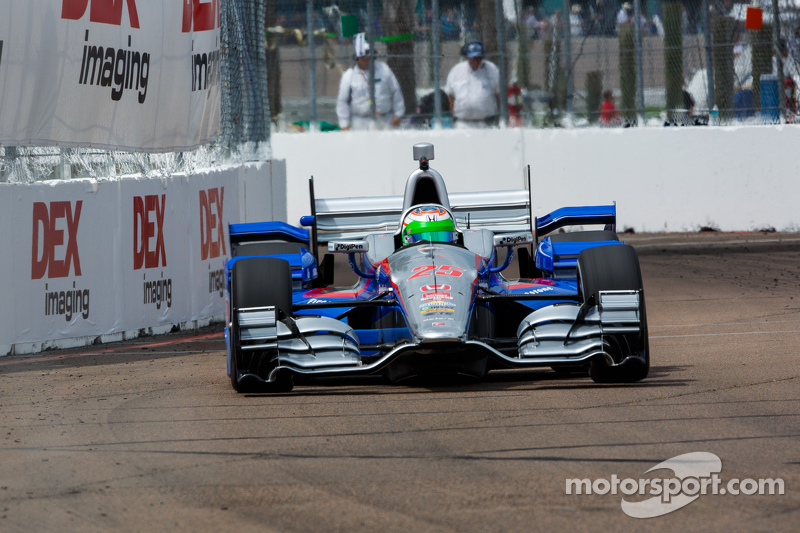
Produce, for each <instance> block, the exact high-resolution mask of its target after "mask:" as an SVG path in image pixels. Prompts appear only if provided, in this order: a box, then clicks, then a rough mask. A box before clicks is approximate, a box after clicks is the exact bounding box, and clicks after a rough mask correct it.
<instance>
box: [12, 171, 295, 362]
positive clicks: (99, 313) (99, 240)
mask: <svg viewBox="0 0 800 533" xmlns="http://www.w3.org/2000/svg"><path fill="white" fill-rule="evenodd" d="M285 198H286V165H285V162H283V161H268V162H264V163H260V164H248V165H243V166H236V167H229V168H224V169H214V170H209V171H205V172H198V173H196V174H193V175H181V174H178V175H173V176H171V177H168V178H163V179H143V178H137V177H129V178H123V179H119V180H100V181H98V180H90V179H77V180H68V181H55V180H52V181H46V182H35V183H32V184H0V227H2V228H3V231H1V232H0V249H2V250H3V253H2V254H0V272H3V276H2V281H0V287H1V288H2V289H1V290H2V294H4V295H5V297H6V302H7V303H6V305H4V306H2V307H0V355H7V354H23V353H32V352H38V351H41V350H45V349H48V348H65V347H74V346H83V345H87V344H92V343H95V342H110V341H114V340H122V339H128V338H135V337H137V336H139V335H142V334H157V333H164V332H168V331H171V330H176V329H191V328H195V327H200V326H203V325H206V324H208V323H210V322H211V321H214V320H221V319H222V318H223V317H224V313H225V304H224V302H225V261H226V259H227V257H228V255H229V253H230V250H228V238H227V223H228V222H251V221H258V220H264V219H272V218H278V219H284V218H285V217H286V208H285V205H286V199H285Z"/></svg>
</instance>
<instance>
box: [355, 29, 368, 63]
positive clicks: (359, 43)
mask: <svg viewBox="0 0 800 533" xmlns="http://www.w3.org/2000/svg"><path fill="white" fill-rule="evenodd" d="M353 47H354V48H355V50H356V57H357V58H358V57H364V56H365V55H367V54H368V53H369V43H368V42H367V39H366V34H364V33H356V36H355V38H354V39H353Z"/></svg>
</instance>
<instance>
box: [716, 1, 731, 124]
mask: <svg viewBox="0 0 800 533" xmlns="http://www.w3.org/2000/svg"><path fill="white" fill-rule="evenodd" d="M735 27H736V21H735V20H734V19H733V18H732V17H726V16H721V15H715V16H713V17H711V33H712V42H713V43H714V98H715V101H716V104H717V108H719V119H720V122H728V121H730V120H732V119H733V114H734V109H733V73H734V71H733V32H734V30H735Z"/></svg>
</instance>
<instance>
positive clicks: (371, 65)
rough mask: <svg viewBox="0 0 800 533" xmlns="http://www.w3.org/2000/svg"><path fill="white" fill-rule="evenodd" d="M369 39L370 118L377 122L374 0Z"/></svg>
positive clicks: (369, 3)
mask: <svg viewBox="0 0 800 533" xmlns="http://www.w3.org/2000/svg"><path fill="white" fill-rule="evenodd" d="M367 18H368V19H369V20H368V22H367V39H368V42H369V110H370V111H369V120H370V122H371V123H372V124H373V126H374V124H375V37H374V36H373V35H372V32H373V30H374V29H375V23H374V20H375V11H374V8H373V6H372V0H367Z"/></svg>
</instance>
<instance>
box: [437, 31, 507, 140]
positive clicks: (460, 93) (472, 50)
mask: <svg viewBox="0 0 800 533" xmlns="http://www.w3.org/2000/svg"><path fill="white" fill-rule="evenodd" d="M461 53H462V55H465V56H467V60H466V61H462V62H461V63H458V64H457V65H456V66H454V67H453V68H452V69H451V70H450V73H449V74H448V75H447V85H446V86H445V88H444V91H445V92H446V93H447V95H448V97H449V98H450V110H451V111H452V112H453V116H454V117H455V119H456V128H470V127H471V128H476V127H478V128H479V127H486V126H491V125H494V123H495V121H496V119H497V113H498V110H499V109H500V71H499V70H498V68H497V66H496V65H495V64H494V63H492V62H491V61H485V60H484V59H483V45H482V44H481V43H479V42H478V41H471V42H469V43H467V44H465V45H464V48H462V51H461Z"/></svg>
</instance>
